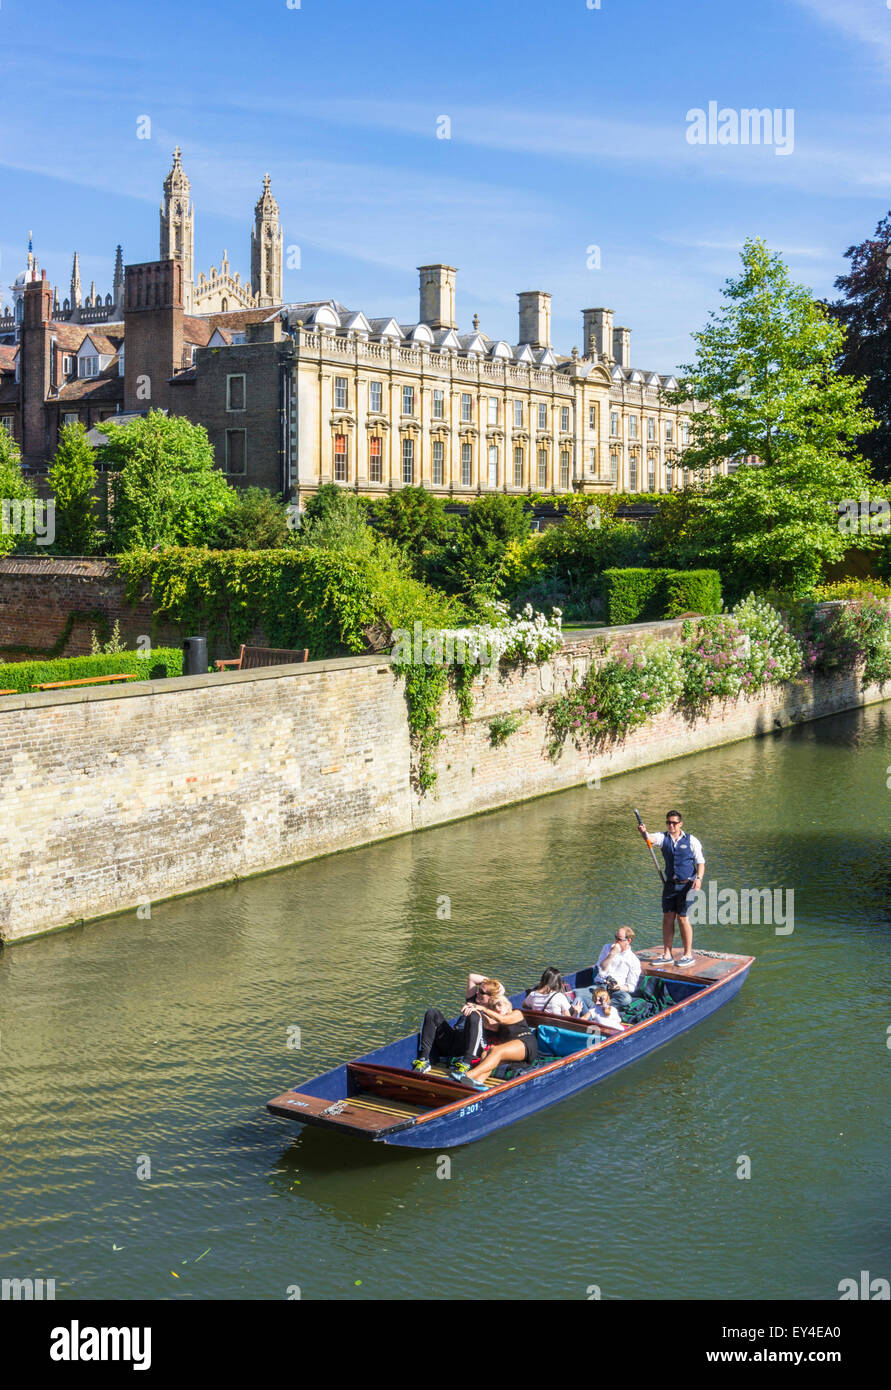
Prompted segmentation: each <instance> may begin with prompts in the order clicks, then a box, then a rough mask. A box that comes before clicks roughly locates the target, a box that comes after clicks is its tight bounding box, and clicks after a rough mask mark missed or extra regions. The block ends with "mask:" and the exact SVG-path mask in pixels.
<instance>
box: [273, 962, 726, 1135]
mask: <svg viewBox="0 0 891 1390" xmlns="http://www.w3.org/2000/svg"><path fill="white" fill-rule="evenodd" d="M637 954H638V956H639V958H640V960H641V963H642V966H643V970H642V977H641V978H644V977H645V976H650V977H653V978H661V979H664V980H667V981H669V982H674V983H670V992H671V995H672V997H673V998H674V1000H675V1003H676V1004H681V1003H683V1001H684V1000H685V999H688V998H689V997H690V996H691V995H693V994H696V993H698V992H699V991H700V990H701V989H704V988H706V987H707V986H708V985H710V984H715V983H716V982H718V981H719V980H721V979H722V978H723V977H724V976H725V975H727V974H729V973H731V972H732V971H734V970H737V969H738V968H739V965H740V962H741V961H742V960H744V959H746V958H744V957H741V956H718V955H717V953H716V954H715V956H705V955H697V958H696V962H695V964H694V966H692V967H689V968H687V969H683V970H682V969H678V968H677V967H676V966H667V965H663V966H659V965H655V964H653V963H652V962H653V957H655V956H657V955H661V952H660V951H658V949H657V948H653V949H651V950H649V951H640V952H637ZM593 977H594V970H593V968H592V967H588V968H587V969H584V970H580V971H578V972H577V973H576V974H575V975H568V976H566V983H567V986H568V987H569V988H570V989H578V988H585V987H590V986H591V984H592V981H593ZM523 998H525V992H524V993H523V994H520V995H516V996H514V1002H515V1003H516V1004H518V1003H519V1002H520V1001H522V999H523ZM523 1013H524V1015H525V1017H526V1018H527V1019H528V1021H529V1022H530V1024H532V1025H533V1026H534V1027H538V1026H539V1025H541V1024H548V1025H552V1026H553V1025H556V1026H557V1027H559V1028H561V1029H565V1030H568V1031H571V1032H577V1033H578V1034H579V1047H578V1051H579V1052H584V1051H587V1050H589V1049H592V1048H594V1049H596V1048H599V1047H602V1046H604V1045H605V1044H608V1043H609V1042H610V1041H611V1040H612V1039H613V1038H614V1037H623V1036H627V1034H629V1033H631V1032H632V1031H635V1030H636V1029H637V1028H641V1027H644V1026H646V1020H645V1021H644V1023H641V1024H637V1025H632V1026H631V1027H629V1028H627V1029H625V1030H618V1029H607V1028H601V1027H599V1026H598V1027H597V1028H596V1029H595V1028H594V1026H593V1025H592V1024H591V1023H587V1022H585V1021H584V1020H581V1019H577V1018H567V1017H565V1016H564V1017H561V1016H557V1015H554V1014H544V1013H538V1012H536V1011H534V1010H532V1009H524V1010H523ZM415 1047H416V1038H415V1036H411V1037H408V1038H403V1039H402V1040H401V1041H400V1042H399V1043H394V1044H391V1045H390V1046H389V1047H387V1048H384V1049H382V1050H381V1053H378V1054H369V1055H368V1056H365V1057H361V1058H358V1059H357V1060H356V1061H353V1062H347V1063H346V1064H345V1065H344V1066H342V1067H339V1068H337V1069H336V1070H335V1071H334V1072H332V1073H326V1075H325V1077H322V1078H317V1081H323V1082H324V1081H328V1082H329V1083H331V1082H334V1083H335V1088H336V1092H335V1094H333V1095H332V1094H331V1086H330V1084H329V1085H326V1086H323V1087H322V1088H321V1089H322V1090H324V1092H325V1093H324V1094H314V1091H315V1090H316V1089H317V1087H316V1086H315V1084H314V1083H311V1082H307V1083H305V1084H306V1086H307V1087H313V1089H312V1090H310V1089H305V1090H291V1091H286V1092H285V1093H284V1094H283V1095H280V1096H276V1097H275V1098H274V1099H273V1100H270V1101H269V1102H268V1104H267V1109H268V1110H270V1111H271V1112H272V1113H273V1114H274V1115H282V1116H285V1117H286V1118H288V1119H291V1120H294V1119H296V1120H301V1121H304V1122H307V1123H309V1124H310V1125H313V1126H318V1127H321V1128H326V1129H334V1130H340V1131H345V1132H351V1133H353V1134H357V1135H364V1136H365V1137H366V1138H368V1137H372V1138H377V1137H382V1136H383V1135H385V1134H387V1133H388V1132H394V1131H396V1130H399V1129H403V1128H405V1127H407V1126H410V1125H413V1124H414V1123H416V1122H417V1120H418V1119H419V1118H421V1117H422V1116H430V1115H433V1114H434V1113H437V1112H442V1111H443V1110H445V1109H447V1108H449V1107H452V1106H455V1105H468V1104H473V1103H475V1102H478V1101H479V1100H480V1099H481V1098H482V1097H484V1096H485V1094H486V1092H483V1091H474V1090H470V1089H469V1088H468V1087H467V1086H465V1085H462V1083H461V1082H460V1081H453V1080H452V1078H451V1077H450V1076H449V1074H448V1070H447V1068H446V1066H445V1065H443V1064H442V1063H440V1064H438V1065H434V1066H433V1067H431V1069H430V1071H429V1072H425V1073H420V1072H416V1071H413V1070H412V1067H411V1062H412V1059H413V1057H414V1055H415ZM381 1054H383V1055H381ZM560 1060H562V1059H561V1058H558V1057H556V1056H552V1055H549V1054H547V1053H542V1054H541V1055H540V1056H539V1058H538V1060H537V1061H536V1062H534V1063H531V1064H522V1063H517V1062H508V1063H503V1064H502V1065H501V1066H500V1067H498V1068H496V1070H495V1071H494V1072H493V1073H492V1075H491V1076H490V1078H489V1080H488V1081H487V1083H486V1085H487V1091H492V1090H497V1089H499V1088H500V1087H503V1086H505V1085H506V1084H507V1082H508V1081H515V1080H516V1079H517V1078H518V1077H522V1076H523V1074H524V1073H526V1072H530V1071H535V1070H538V1069H540V1068H541V1067H543V1066H549V1065H551V1064H553V1063H555V1062H557V1061H560Z"/></svg>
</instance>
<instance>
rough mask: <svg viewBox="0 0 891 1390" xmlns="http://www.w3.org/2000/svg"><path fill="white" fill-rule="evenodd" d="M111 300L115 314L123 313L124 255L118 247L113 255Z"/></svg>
mask: <svg viewBox="0 0 891 1390" xmlns="http://www.w3.org/2000/svg"><path fill="white" fill-rule="evenodd" d="M111 293H112V298H113V299H114V307H115V312H116V313H117V314H123V312H124V253H123V251H122V249H121V247H120V246H118V248H117V250H116V251H115V254H114V283H113V284H112V287H111Z"/></svg>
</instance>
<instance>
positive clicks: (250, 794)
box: [0, 624, 884, 941]
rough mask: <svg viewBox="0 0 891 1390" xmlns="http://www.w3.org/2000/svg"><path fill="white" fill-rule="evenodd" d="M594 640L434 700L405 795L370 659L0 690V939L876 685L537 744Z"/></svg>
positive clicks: (404, 750)
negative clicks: (584, 746)
mask: <svg viewBox="0 0 891 1390" xmlns="http://www.w3.org/2000/svg"><path fill="white" fill-rule="evenodd" d="M676 627H677V625H676V624H653V625H650V627H649V631H650V632H652V631H654V630H655V631H658V632H663V633H664V632H667V631H670V630H674V629H676ZM615 632H616V630H615V629H613V630H612V635H615ZM603 635H604V636H605V635H607V634H606V633H605V632H604V633H603ZM639 635H640V630H639V629H638V630H636V636H639ZM597 642H598V639H593V640H591V639H588V640H579V639H576V640H573V641H570V642H568V643H567V645H566V646H565V647H564V649H563V651H562V652H560V653H559V654H558V655H557V656H556V657H555V658H554V659H553V660H552V661H550V662H548V663H546V664H545V665H544V666H542V667H541V668H530V669H529V670H527V671H526V672H514V673H512V674H510V675H508V676H506V677H504V678H493V679H492V680H490V681H489V682H488V683H487V684H481V685H480V686H479V688H478V690H477V692H476V707H475V710H474V715H473V718H472V719H471V720H470V721H469V722H468V723H467V724H466V725H462V723H461V721H460V718H459V717H458V713H457V710H456V709H455V708H454V706H452V705H451V704H449V705H447V706H446V708H445V710H444V716H445V734H446V736H445V739H444V741H443V743H442V744H441V745H440V747H439V749H438V752H437V765H438V769H439V779H438V783H437V786H436V788H435V790H434V792H433V793H432V794H428V795H427V796H426V797H423V798H419V797H418V796H417V794H416V793H415V792H414V791H413V790H412V787H411V782H410V747H409V735H408V725H407V720H406V708H405V701H404V696H403V692H402V687H401V684H400V683H399V682H397V681H396V680H395V679H394V676H393V673H392V670H391V668H390V666H389V665H388V664H387V662H386V661H385V660H383V661H382V660H381V659H380V658H376V657H350V658H346V659H344V660H339V661H319V662H309V663H307V664H306V665H304V666H290V667H272V668H267V669H266V670H261V671H247V672H243V673H242V672H238V673H227V674H225V675H214V676H192V677H183V678H181V679H178V680H171V681H157V682H151V681H146V682H140V683H138V684H134V685H132V686H130V687H129V688H124V689H120V688H115V687H105V688H104V689H102V688H99V689H93V690H89V689H81V690H73V691H65V692H46V693H44V694H35V695H27V696H8V697H4V699H3V701H2V703H0V840H2V853H0V938H2V939H4V940H6V941H13V940H17V939H23V938H26V937H28V936H33V935H35V934H38V933H39V932H41V931H46V930H49V929H51V928H54V927H58V926H64V925H67V924H70V923H74V922H78V921H82V920H84V919H87V918H90V917H97V916H100V915H102V914H103V913H110V912H114V911H118V910H125V909H133V908H135V907H137V906H138V905H139V904H140V903H144V902H146V901H157V900H158V899H160V898H165V897H170V896H173V895H175V894H177V893H185V892H189V891H193V890H196V889H199V888H203V887H207V886H209V885H211V884H215V883H221V882H224V881H226V880H227V879H232V878H233V877H236V876H244V875H247V874H250V873H254V872H259V871H262V870H266V869H272V868H276V867H281V866H283V865H286V864H291V863H295V862H298V861H300V860H303V859H307V858H310V857H312V856H315V855H319V854H323V853H326V852H329V851H332V850H339V849H345V848H348V847H350V846H353V845H359V844H365V843H368V842H369V841H373V840H375V839H380V838H383V837H385V836H388V835H394V834H399V833H403V832H406V831H409V830H412V829H416V828H421V827H424V826H431V825H436V824H441V823H443V822H445V821H448V820H453V819H455V818H457V817H460V816H465V815H469V814H472V813H473V812H475V811H482V810H486V809H488V808H491V807H495V806H504V805H507V804H509V803H510V802H513V801H517V800H520V799H522V798H524V797H530V796H536V795H539V794H542V793H545V792H550V791H556V790H559V789H560V788H563V787H570V786H574V785H578V784H580V783H583V782H585V781H587V780H588V779H589V778H590V777H591V776H593V775H598V774H599V775H601V776H606V775H611V774H613V773H617V772H621V771H623V770H626V769H629V768H633V767H640V766H643V765H645V764H648V763H656V762H661V761H663V760H664V759H666V758H671V757H678V756H681V755H683V754H684V753H688V752H692V751H694V750H696V749H701V748H708V747H713V746H716V745H718V744H722V743H727V742H731V741H734V740H736V739H740V738H747V737H750V736H752V735H755V734H758V733H764V732H769V731H771V730H773V729H774V728H775V727H776V724H777V722H779V723H781V724H787V723H790V722H793V721H797V720H800V719H802V720H803V719H813V718H817V717H819V716H821V715H824V714H830V713H834V712H836V711H838V710H842V709H851V708H855V707H857V706H858V705H862V704H865V703H872V702H874V701H878V700H880V699H882V698H884V696H883V694H882V692H881V691H880V690H878V689H876V688H871V689H869V690H867V691H862V690H861V689H860V688H859V683H858V681H857V680H856V678H853V677H847V676H845V677H837V678H833V679H826V680H821V681H818V682H816V683H813V684H811V683H806V682H803V683H801V684H800V685H796V686H792V687H788V688H785V689H782V690H778V691H776V692H774V693H772V694H770V695H768V696H767V697H765V698H763V699H750V700H739V701H737V702H733V703H731V704H728V705H727V706H726V707H724V708H716V709H715V710H714V711H713V712H712V713H711V714H710V715H709V716H708V717H706V718H702V719H699V720H696V721H695V722H693V723H686V722H684V721H683V720H679V719H678V718H674V719H669V718H662V719H659V720H656V721H654V723H653V724H652V725H650V726H648V727H647V728H645V729H642V730H640V731H639V732H638V733H636V734H634V735H632V736H631V737H630V738H629V739H628V740H627V741H626V743H624V744H623V745H621V746H620V747H619V748H617V749H616V750H614V751H613V752H612V753H611V754H610V755H609V756H608V757H605V758H602V759H600V760H595V759H592V758H589V757H587V756H585V755H582V754H579V753H577V752H576V751H575V750H574V749H572V748H571V747H566V748H564V750H563V752H562V754H561V755H560V756H559V757H558V758H557V759H556V761H554V760H552V759H551V758H550V757H549V755H548V747H547V744H548V739H547V730H546V721H545V717H544V715H543V714H542V712H541V707H542V705H543V703H544V702H546V701H547V699H548V698H549V697H550V696H552V695H553V694H554V693H555V692H557V691H559V690H561V689H562V688H564V687H565V686H566V685H567V684H568V682H569V681H570V679H571V678H572V675H573V672H577V673H581V672H582V671H583V670H584V669H585V667H586V666H587V665H588V664H589V663H590V661H591V660H592V659H595V658H596V648H597ZM505 712H513V713H519V714H520V715H521V716H522V717H523V720H524V722H523V724H522V727H521V728H520V729H519V730H518V731H517V732H516V733H514V734H513V735H511V736H510V737H509V738H508V740H507V742H506V744H505V745H504V746H502V747H500V748H493V747H492V746H491V742H490V736H489V723H490V721H491V719H492V718H493V717H494V715H496V714H501V713H505Z"/></svg>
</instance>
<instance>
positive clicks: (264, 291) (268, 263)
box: [251, 174, 282, 308]
mask: <svg viewBox="0 0 891 1390" xmlns="http://www.w3.org/2000/svg"><path fill="white" fill-rule="evenodd" d="M251 285H252V287H253V291H254V294H255V296H256V302H257V304H258V305H259V306H260V307H261V308H262V307H264V306H266V305H271V304H281V302H282V228H281V223H280V222H279V207H278V203H277V202H276V201H275V199H274V198H273V196H272V193H271V191H270V188H269V175H268V174H267V175H266V177H265V178H264V180H263V192H262V193H261V194H260V197H259V198H258V200H257V205H256V207H255V208H254V227H253V231H252V232H251Z"/></svg>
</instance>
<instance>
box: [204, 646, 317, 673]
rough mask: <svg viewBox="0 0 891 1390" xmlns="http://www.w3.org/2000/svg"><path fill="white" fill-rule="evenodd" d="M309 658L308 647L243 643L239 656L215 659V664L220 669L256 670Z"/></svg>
mask: <svg viewBox="0 0 891 1390" xmlns="http://www.w3.org/2000/svg"><path fill="white" fill-rule="evenodd" d="M308 660H309V648H308V647H304V648H303V649H302V650H300V651H289V650H288V648H287V647H247V646H245V645H244V643H242V647H241V651H240V652H239V653H238V656H234V657H231V658H230V659H229V660H228V661H215V662H214V666H216V668H217V670H218V671H226V670H229V669H230V668H231V669H232V670H234V671H254V670H258V669H259V668H260V667H261V666H290V664H291V663H292V662H295V661H308Z"/></svg>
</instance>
